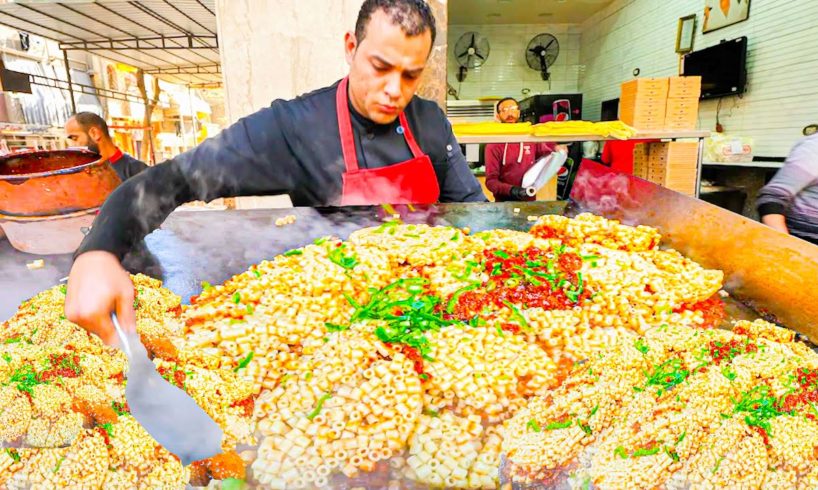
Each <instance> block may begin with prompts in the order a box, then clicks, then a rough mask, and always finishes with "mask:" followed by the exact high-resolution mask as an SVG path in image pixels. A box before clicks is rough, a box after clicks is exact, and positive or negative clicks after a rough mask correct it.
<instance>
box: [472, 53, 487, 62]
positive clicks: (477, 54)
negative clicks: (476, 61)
mask: <svg viewBox="0 0 818 490" xmlns="http://www.w3.org/2000/svg"><path fill="white" fill-rule="evenodd" d="M474 55H475V56H477V57H478V58H480V59H481V60H483V61H486V58H484V57H482V56H480V53H474Z"/></svg>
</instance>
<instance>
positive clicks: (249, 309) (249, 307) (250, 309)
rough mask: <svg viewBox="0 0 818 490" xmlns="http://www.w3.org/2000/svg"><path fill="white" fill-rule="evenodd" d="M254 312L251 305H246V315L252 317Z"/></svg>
mask: <svg viewBox="0 0 818 490" xmlns="http://www.w3.org/2000/svg"><path fill="white" fill-rule="evenodd" d="M255 311H256V309H255V308H253V305H247V314H248V315H252V314H253V313H254V312H255Z"/></svg>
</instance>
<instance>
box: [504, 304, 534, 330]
mask: <svg viewBox="0 0 818 490" xmlns="http://www.w3.org/2000/svg"><path fill="white" fill-rule="evenodd" d="M503 304H504V305H506V306H508V307H509V308H510V309H511V316H512V317H513V318H514V319H515V320H517V323H519V324H520V326H521V327H523V329H525V330H531V327H530V326H529V325H528V321H527V320H526V319H525V317H524V316H523V313H522V312H521V311H520V309H519V308H517V307H516V306H514V304H513V303H511V302H510V301H507V300H503Z"/></svg>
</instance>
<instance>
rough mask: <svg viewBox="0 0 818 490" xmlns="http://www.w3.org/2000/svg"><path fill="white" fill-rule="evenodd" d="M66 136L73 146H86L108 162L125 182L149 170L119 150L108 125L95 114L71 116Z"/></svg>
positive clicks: (66, 126) (66, 127)
mask: <svg viewBox="0 0 818 490" xmlns="http://www.w3.org/2000/svg"><path fill="white" fill-rule="evenodd" d="M65 135H66V137H67V138H68V139H69V141H71V146H84V147H86V148H88V149H89V150H90V151H92V152H94V153H96V154H98V155H100V156H101V157H102V158H104V159H106V160H108V162H109V163H110V164H111V167H113V169H114V170H115V171H116V173H117V175H119V178H120V179H122V181H123V182H125V181H126V180H128V179H130V178H131V177H133V176H134V175H136V174H138V173H140V172H142V171H143V170H145V169H146V168H148V166H147V165H145V164H144V163H143V162H141V161H139V160H137V159H136V158H134V157H132V156H130V155H128V154H127V153H123V152H122V150H120V149H119V148H117V146H116V144H115V143H114V140H113V139H111V133H110V132H109V131H108V123H106V122H105V119H103V118H101V117H99V116H98V115H96V114H94V113H93V112H80V113H78V114H74V115H73V116H71V117H70V118H69V119H68V122H66V123H65Z"/></svg>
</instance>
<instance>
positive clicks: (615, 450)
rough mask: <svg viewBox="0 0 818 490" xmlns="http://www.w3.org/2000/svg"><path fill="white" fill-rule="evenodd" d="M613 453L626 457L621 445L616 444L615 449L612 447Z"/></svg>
mask: <svg viewBox="0 0 818 490" xmlns="http://www.w3.org/2000/svg"><path fill="white" fill-rule="evenodd" d="M614 455H615V456H619V457H620V458H622V459H628V453H627V452H626V451H625V448H624V447H622V446H617V447H616V449H614Z"/></svg>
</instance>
